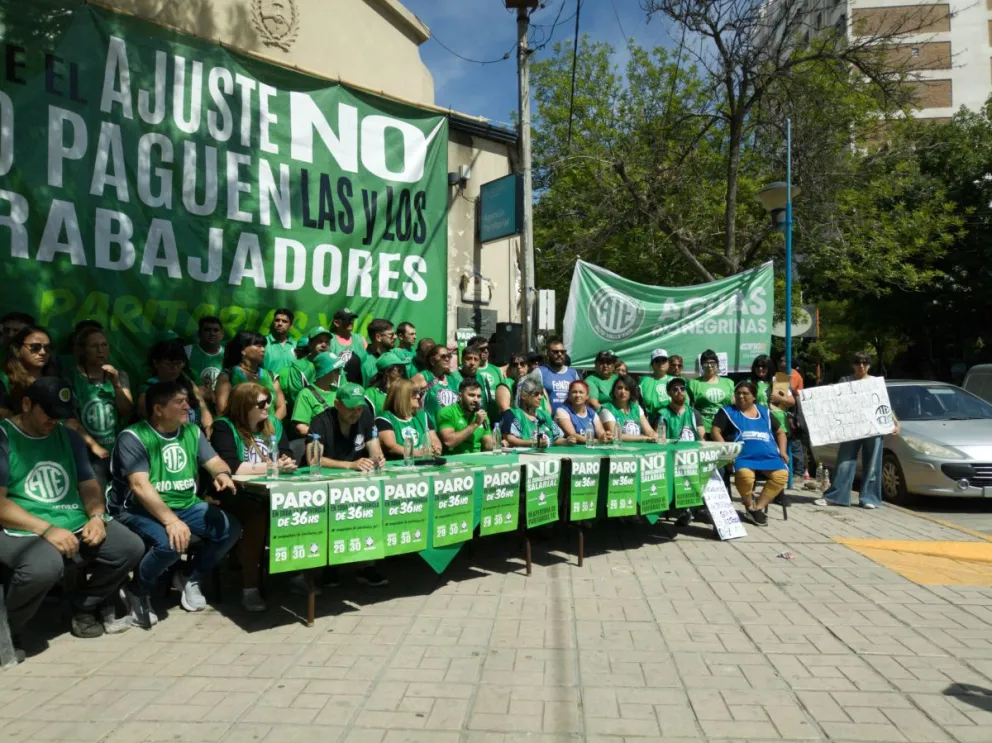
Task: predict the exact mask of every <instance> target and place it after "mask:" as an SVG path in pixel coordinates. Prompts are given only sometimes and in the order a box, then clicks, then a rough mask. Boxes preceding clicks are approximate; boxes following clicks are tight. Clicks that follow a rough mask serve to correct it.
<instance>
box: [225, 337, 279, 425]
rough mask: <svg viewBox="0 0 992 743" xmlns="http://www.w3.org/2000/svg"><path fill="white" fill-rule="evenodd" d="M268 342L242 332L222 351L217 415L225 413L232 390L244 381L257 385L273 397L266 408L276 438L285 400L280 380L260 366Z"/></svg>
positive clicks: (262, 338)
mask: <svg viewBox="0 0 992 743" xmlns="http://www.w3.org/2000/svg"><path fill="white" fill-rule="evenodd" d="M267 344H268V341H267V340H265V336H263V335H261V334H260V333H255V332H253V331H250V330H242V331H240V332H239V333H238V334H237V335H236V336H234V340H232V341H231V342H230V343H228V344H227V347H226V348H225V349H224V370H223V371H222V372H221V373H220V375H219V376H218V377H217V387H216V388H215V389H216V392H217V413H218V414H219V415H226V414H227V405H228V401H229V400H230V397H231V390H232V389H233V388H234V387H237V386H238V385H239V384H244V383H245V382H258V383H259V384H260V385H262V386H263V387H265V389H267V390H268V391H269V394H270V395H272V399H273V401H274V404H273V406H272V407H271V408H270V409H269V418H270V419H271V420H272V425H273V426H274V427H275V429H276V435H277V436H281V435H282V422H283V419H285V417H286V398H285V397H284V396H283V394H282V385H280V384H279V380H278V379H277V378H276V377H275V376H273V375H272V374H271V373H270V372H269V371H268V370H267V369H265V368H264V367H263V366H262V362H263V361H264V360H265V346H266V345H267Z"/></svg>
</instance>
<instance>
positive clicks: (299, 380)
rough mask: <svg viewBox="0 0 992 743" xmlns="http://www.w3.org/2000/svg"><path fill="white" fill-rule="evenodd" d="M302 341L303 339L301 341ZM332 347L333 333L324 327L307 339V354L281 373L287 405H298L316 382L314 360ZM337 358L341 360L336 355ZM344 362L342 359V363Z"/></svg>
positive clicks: (315, 329)
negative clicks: (300, 398)
mask: <svg viewBox="0 0 992 743" xmlns="http://www.w3.org/2000/svg"><path fill="white" fill-rule="evenodd" d="M301 340H302V339H301ZM330 347H331V331H330V330H328V329H327V328H325V327H323V326H322V325H318V326H317V327H316V328H314V329H313V330H312V331H310V335H308V336H307V339H306V353H305V354H304V355H303V356H302V357H301V358H298V359H296V360H295V361H294V362H293V363H292V364H290V365H289V366H287V367H284V368H283V370H282V371H281V372H279V385H280V386H281V387H282V391H283V394H284V395H285V396H286V404H287V405H289V406H293V405H296V400H297V398H299V396H300V393H301V392H303V390H304V389H305V388H306V386H307V384H311V383H313V381H314V375H315V373H316V371H315V369H314V359H316V358H317V356H318V355H320V354H322V353H326V352H327V350H328V349H329V348H330ZM335 357H337V358H340V357H338V356H337V354H335ZM343 362H344V360H343V359H342V363H343Z"/></svg>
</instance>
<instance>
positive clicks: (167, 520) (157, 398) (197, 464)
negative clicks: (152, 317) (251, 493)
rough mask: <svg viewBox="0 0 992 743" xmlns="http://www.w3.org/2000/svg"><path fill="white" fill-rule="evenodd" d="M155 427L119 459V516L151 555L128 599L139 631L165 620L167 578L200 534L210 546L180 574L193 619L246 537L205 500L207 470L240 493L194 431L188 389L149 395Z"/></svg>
mask: <svg viewBox="0 0 992 743" xmlns="http://www.w3.org/2000/svg"><path fill="white" fill-rule="evenodd" d="M145 408H146V415H147V420H145V421H142V422H141V423H136V424H135V425H133V426H130V427H129V428H126V429H125V430H124V431H123V433H121V435H120V436H118V438H117V444H116V446H114V453H113V454H112V455H111V460H110V471H111V475H112V477H113V479H112V481H111V486H110V487H111V489H110V496H109V498H108V502H109V504H110V510H111V513H113V514H114V516H115V517H116V518H117V519H118V520H119V521H120V522H121V523H122V524H124V525H125V526H126V527H128V528H129V529H130V530H131V531H133V532H134V533H136V534H137V535H138V536H140V537H141V538H142V539H143V540H144V541H145V542H146V543H148V544H150V545H151V549H150V550H149V551H148V553H147V554H146V555H145V556H144V558H143V559H142V560H141V563H140V564H139V565H138V569H137V570H136V571H135V573H134V579H133V580H132V581H131V583H130V584H129V586H128V587H127V589H126V591H125V597H126V599H127V603H128V606H129V608H130V610H131V615H132V617H133V619H134V621H135V623H136V624H137V625H138V626H139V627H143V628H145V629H151V628H152V625H154V624H156V623H157V622H158V616H157V615H156V613H155V610H154V609H153V608H152V605H151V599H150V597H151V594H152V592H153V591H154V589H155V586H156V584H157V583H158V580H159V578H161V577H162V575H164V574H165V572H166V571H167V570H168V569H169V568H170V567H171V566H172V565H173V564H175V563H176V562H178V561H179V559H180V558H181V557H182V555H183V553H184V552H185V551H186V549H187V548H188V547H189V542H190V537H191V536H192V535H193V534H195V535H196V536H198V537H200V539H202V540H203V542H204V543H205V546H204V547H203V548H202V549H201V550H199V551H198V552H197V554H196V557H195V558H194V560H193V572H192V573H191V574H190V575H189V576H188V577H187V578H183V577H182V576H181V575H180V574H179V573H176V577H177V579H178V580H177V582H178V583H179V585H178V586H177V587H178V588H179V589H180V591H181V600H180V603H181V604H182V607H183V608H184V609H185V610H186V611H193V612H195V611H202V610H203V609H205V608H206V607H207V600H206V599H205V598H204V597H203V593H202V592H201V590H200V583H201V581H202V579H203V578H204V577H206V576H208V575H210V574H211V573H212V572H213V570H214V568H215V567H217V564H218V563H219V562H220V560H221V559H222V558H223V557H224V555H226V554H227V552H228V550H230V549H231V547H232V546H233V545H234V544H235V542H237V541H238V538H239V537H240V536H241V525H240V524H239V523H238V522H237V521H236V520H235V519H234V518H233V517H231V516H230V515H229V514H227V513H226V512H224V511H222V510H221V509H220V508H218V507H217V506H215V505H213V504H211V503H207V502H206V501H204V500H201V499H200V498H199V496H198V495H197V475H198V473H199V470H200V468H201V467H202V468H203V469H205V470H206V471H207V472H208V473H209V474H210V476H211V477H212V478H213V484H214V488H215V489H216V490H218V491H229V492H230V493H231V494H234V493H236V492H237V489H236V488H235V486H234V480H232V479H231V470H230V468H228V466H227V464H226V463H225V462H224V460H223V459H221V458H220V457H219V456H218V455H217V452H216V451H214V448H213V447H212V446H211V445H210V443H209V442H208V441H207V439H206V437H205V436H204V435H203V431H202V430H201V429H200V428H199V427H198V426H196V425H194V424H192V423H189V422H188V419H189V400H188V399H187V392H186V389H185V388H184V387H183V386H182V385H180V384H178V383H177V382H157V383H156V384H153V385H152V386H151V387H149V388H148V391H147V392H146V393H145Z"/></svg>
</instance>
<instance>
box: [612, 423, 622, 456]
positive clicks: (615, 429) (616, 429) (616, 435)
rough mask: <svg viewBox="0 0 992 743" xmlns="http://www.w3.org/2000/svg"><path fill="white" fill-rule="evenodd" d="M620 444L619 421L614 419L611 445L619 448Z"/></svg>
mask: <svg viewBox="0 0 992 743" xmlns="http://www.w3.org/2000/svg"><path fill="white" fill-rule="evenodd" d="M620 444H621V442H620V422H619V421H616V422H615V423H614V424H613V446H615V447H616V448H617V449H619V448H620Z"/></svg>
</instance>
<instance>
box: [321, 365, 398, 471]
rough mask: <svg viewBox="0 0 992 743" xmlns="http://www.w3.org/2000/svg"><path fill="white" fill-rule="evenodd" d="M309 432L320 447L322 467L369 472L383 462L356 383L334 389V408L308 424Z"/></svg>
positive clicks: (369, 416) (372, 425) (368, 414)
mask: <svg viewBox="0 0 992 743" xmlns="http://www.w3.org/2000/svg"><path fill="white" fill-rule="evenodd" d="M310 433H311V434H318V435H319V436H320V440H321V442H322V443H323V445H324V455H323V456H322V457H321V458H320V463H321V466H323V467H333V468H335V469H349V470H359V471H361V472H369V471H371V470H373V469H375V467H376V464H377V463H378V464H380V465H381V464H383V463H385V461H386V460H385V457H383V455H382V449H381V448H380V447H379V440H378V438H377V435H378V434H377V433H376V430H375V421H374V419H373V417H372V411H371V410H369V406H368V405H367V404H366V402H365V391H364V390H363V389H362V388H361V387H359V386H358V385H357V384H352V383H350V382H346V383H344V384H342V385H341V386H340V387H338V393H337V397H336V398H335V400H334V407H333V408H331V409H330V410H327V411H325V412H323V413H321V414H320V415H318V416H317V417H316V418H314V419H313V421H311V423H310Z"/></svg>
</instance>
